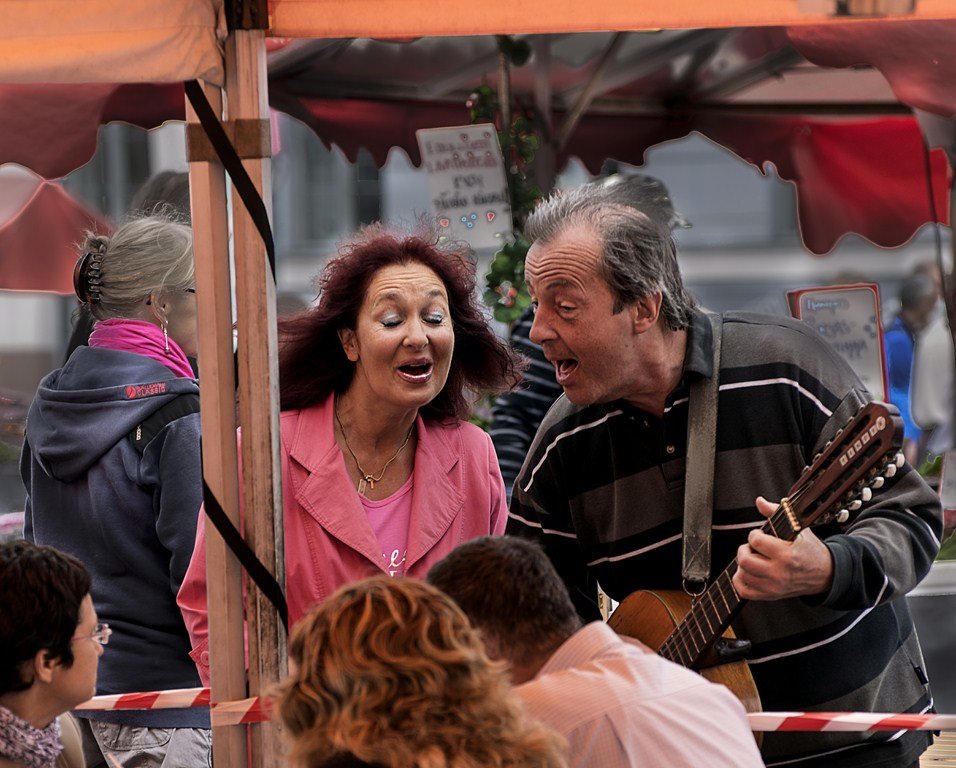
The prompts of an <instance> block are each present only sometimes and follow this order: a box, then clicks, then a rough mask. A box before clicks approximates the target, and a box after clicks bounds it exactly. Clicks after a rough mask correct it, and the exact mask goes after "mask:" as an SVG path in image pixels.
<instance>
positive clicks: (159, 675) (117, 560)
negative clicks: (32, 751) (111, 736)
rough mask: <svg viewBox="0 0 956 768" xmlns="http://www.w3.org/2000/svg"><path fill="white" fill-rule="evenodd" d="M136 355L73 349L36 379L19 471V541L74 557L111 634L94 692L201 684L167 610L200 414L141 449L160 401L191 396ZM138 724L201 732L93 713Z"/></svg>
mask: <svg viewBox="0 0 956 768" xmlns="http://www.w3.org/2000/svg"><path fill="white" fill-rule="evenodd" d="M198 392H199V387H198V385H197V383H196V381H195V380H194V379H185V378H177V377H176V376H175V375H174V374H173V372H172V371H170V370H169V369H168V368H167V367H166V366H165V365H163V364H162V363H160V362H158V361H156V360H153V359H151V358H149V357H146V356H145V355H138V354H134V353H131V352H121V351H117V350H110V349H102V348H91V347H80V348H79V349H77V350H76V351H75V352H74V353H73V355H71V356H70V359H69V360H68V361H67V363H66V365H65V366H64V367H63V368H61V369H59V370H56V371H54V372H53V373H51V374H49V375H48V376H47V377H46V378H44V380H43V381H42V382H41V383H40V387H39V389H38V391H37V395H36V398H35V399H34V401H33V404H32V405H31V407H30V411H29V415H28V416H27V427H26V439H25V441H24V445H23V454H22V456H21V460H20V474H21V477H22V478H23V484H24V486H25V487H26V491H27V500H26V507H25V510H26V526H25V535H26V537H27V538H29V539H32V540H34V541H36V542H37V543H39V544H49V545H51V546H54V547H56V548H57V549H61V550H63V551H64V552H68V553H70V554H72V555H74V556H75V557H77V558H79V559H80V560H81V561H82V562H83V563H84V564H85V565H86V567H87V568H88V569H89V570H90V573H91V574H92V577H93V586H92V590H91V592H92V597H93V604H94V606H95V607H96V611H97V614H98V615H99V619H100V621H105V622H108V623H109V625H110V627H111V628H112V629H113V635H112V637H111V638H110V643H109V645H108V646H107V648H106V653H104V654H103V656H102V658H101V660H100V667H99V676H98V684H97V693H100V694H113V693H127V692H134V691H162V690H168V689H173V688H191V687H196V686H198V685H199V684H200V683H199V677H198V675H197V673H196V668H195V666H194V665H193V662H192V660H191V659H190V658H189V655H188V653H189V647H190V646H189V637H188V635H187V633H186V627H185V625H184V624H183V620H182V616H181V615H180V612H179V609H178V607H177V606H176V593H177V592H178V590H179V585H180V584H181V582H182V579H183V575H184V574H185V572H186V567H187V566H188V564H189V558H190V556H191V554H192V550H193V544H194V542H195V537H196V521H197V517H198V513H199V507H200V505H201V503H202V468H201V462H200V442H199V414H198V413H192V414H190V415H186V416H182V417H181V418H177V419H175V420H173V421H171V422H170V423H169V424H168V425H166V426H165V427H164V428H163V429H162V430H161V431H160V432H159V433H158V434H157V435H156V436H155V437H154V438H153V439H152V440H151V441H150V442H149V443H148V444H147V445H146V447H145V450H144V451H142V452H140V450H137V448H136V447H134V445H133V442H132V440H131V439H130V433H131V432H134V430H135V429H136V428H137V426H138V425H139V424H141V423H142V422H143V421H144V420H145V419H147V418H148V417H149V416H151V415H152V414H153V413H155V412H156V411H157V410H158V409H159V408H161V407H163V406H164V405H165V404H166V403H168V402H170V401H172V400H174V399H175V398H176V397H177V396H178V395H180V394H184V393H195V394H198ZM89 716H90V717H92V718H94V719H97V720H103V721H107V722H113V723H127V724H135V725H139V726H146V727H208V725H209V717H208V711H204V710H201V709H193V710H188V709H186V710H152V711H126V712H95V713H94V712H91V713H89Z"/></svg>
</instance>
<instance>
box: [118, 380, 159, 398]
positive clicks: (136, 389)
mask: <svg viewBox="0 0 956 768" xmlns="http://www.w3.org/2000/svg"><path fill="white" fill-rule="evenodd" d="M163 394H166V382H165V381H157V382H154V383H152V384H130V385H128V386H127V387H126V399H127V400H136V399H137V398H139V397H152V396H153V395H163Z"/></svg>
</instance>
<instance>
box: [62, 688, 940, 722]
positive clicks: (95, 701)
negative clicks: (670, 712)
mask: <svg viewBox="0 0 956 768" xmlns="http://www.w3.org/2000/svg"><path fill="white" fill-rule="evenodd" d="M179 707H209V708H210V717H211V719H212V724H213V725H240V724H246V723H261V722H263V721H265V720H268V719H269V714H270V704H269V700H268V699H266V698H265V697H262V696H254V697H253V698H251V699H243V700H242V701H212V700H211V696H210V692H209V689H208V688H182V689H180V690H176V691H160V692H155V693H121V694H116V695H113V696H94V697H93V698H92V699H90V700H89V701H87V702H85V703H83V704H80V706H78V707H77V709H80V710H87V711H90V710H116V709H173V708H179ZM747 718H748V719H749V720H750V727H751V729H752V730H754V731H952V730H956V715H910V714H895V715H894V714H888V713H882V712H753V713H751V714H748V715H747Z"/></svg>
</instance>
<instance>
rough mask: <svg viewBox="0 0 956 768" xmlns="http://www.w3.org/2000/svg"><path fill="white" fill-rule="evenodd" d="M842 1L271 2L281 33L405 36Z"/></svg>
mask: <svg viewBox="0 0 956 768" xmlns="http://www.w3.org/2000/svg"><path fill="white" fill-rule="evenodd" d="M871 5H873V6H875V5H876V4H874V3H871ZM887 5H888V7H905V6H906V4H905V3H899V2H897V3H889V4H887ZM837 6H838V3H836V2H834V0H829V1H828V0H640V2H621V0H590V1H589V2H587V3H582V2H579V1H578V0H522V1H521V2H520V3H519V2H511V3H508V2H486V3H457V4H455V5H454V6H446V5H440V4H436V3H434V2H430V0H271V2H270V3H269V15H270V18H271V30H272V34H273V35H278V36H286V37H379V38H386V37H389V38H396V37H397V38H403V37H419V36H422V37H424V36H437V35H486V34H487V35H494V34H543V33H564V32H585V31H594V30H603V29H620V30H637V29H692V28H702V27H708V28H722V27H767V26H784V25H793V24H814V23H820V22H824V21H828V20H830V16H829V15H828V10H829V9H832V8H835V7H837ZM901 18H906V19H956V7H954V4H953V3H952V2H951V0H919V2H918V3H916V4H915V8H914V9H913V10H912V11H911V12H909V13H907V14H906V15H905V16H904V17H901Z"/></svg>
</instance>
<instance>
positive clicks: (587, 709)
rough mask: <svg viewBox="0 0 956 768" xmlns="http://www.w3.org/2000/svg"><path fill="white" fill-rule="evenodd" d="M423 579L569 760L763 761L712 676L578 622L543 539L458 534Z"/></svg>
mask: <svg viewBox="0 0 956 768" xmlns="http://www.w3.org/2000/svg"><path fill="white" fill-rule="evenodd" d="M428 581H429V583H431V584H432V585H433V586H436V587H438V589H440V590H441V591H442V592H444V593H445V594H447V595H449V596H450V597H451V598H452V599H453V600H454V601H455V602H456V603H458V605H459V606H460V607H461V609H462V610H463V611H464V612H465V615H466V616H468V619H469V621H471V623H472V624H473V625H474V626H475V627H476V628H477V629H478V631H479V632H480V634H481V636H482V639H483V641H484V643H485V646H486V647H487V648H488V651H489V653H490V654H491V655H492V656H493V657H496V658H499V659H502V660H504V661H505V662H506V663H507V664H508V668H509V670H510V673H511V678H512V681H513V682H514V683H515V684H516V685H517V692H518V694H519V696H520V697H521V698H522V699H523V700H524V703H525V707H526V708H527V710H528V712H529V713H530V714H531V715H532V716H533V717H535V718H537V719H539V720H541V721H542V722H543V723H545V724H546V725H548V726H550V727H551V728H553V729H554V730H556V731H557V732H558V733H560V734H561V735H562V736H564V737H566V738H567V739H568V742H569V745H570V751H569V757H570V759H569V765H571V766H578V767H579V768H585V766H601V768H626V767H627V766H638V765H639V766H642V768H658V767H659V768H672V767H673V766H695V767H697V766H700V767H702V766H707V768H753V767H754V766H762V765H763V761H762V760H761V758H760V753H759V751H758V750H757V744H756V742H755V740H754V738H753V735H752V733H751V731H750V727H749V725H748V723H747V716H746V713H745V712H744V708H743V705H742V704H741V703H740V702H739V701H738V700H737V699H736V698H735V697H734V696H733V694H731V693H730V691H728V690H727V689H726V688H724V687H723V686H721V685H715V684H713V683H710V682H708V681H707V680H705V679H704V678H703V677H701V676H700V675H698V674H697V673H696V672H692V671H691V670H689V669H685V668H683V667H680V666H678V665H677V664H673V663H671V662H669V661H667V660H665V659H663V658H661V657H660V656H658V655H657V654H655V653H653V652H652V651H650V650H649V649H647V648H645V647H644V646H640V645H638V644H635V643H634V642H633V641H625V640H624V639H622V638H620V637H618V636H617V635H616V634H615V633H614V631H613V630H612V629H610V628H609V627H608V626H607V625H606V624H603V623H601V622H599V621H596V622H593V623H590V624H586V625H582V623H581V620H580V619H579V618H578V615H577V612H576V611H575V609H574V604H573V603H572V602H571V597H570V596H569V594H568V591H567V589H566V588H565V586H564V584H563V583H562V581H561V579H560V577H559V576H558V574H557V571H555V569H554V566H552V565H551V563H550V561H549V560H548V558H547V556H546V555H545V553H544V552H543V551H542V549H541V548H540V547H539V546H538V545H536V544H534V543H533V542H530V541H527V540H525V539H519V538H517V537H512V536H504V537H483V538H480V539H475V540H473V541H470V542H467V543H465V544H462V545H461V546H460V547H458V548H457V549H456V550H455V551H454V552H452V553H451V554H449V555H448V556H447V557H445V558H444V559H443V560H441V561H440V562H438V563H437V564H436V565H435V566H433V567H432V569H431V571H430V572H429V574H428Z"/></svg>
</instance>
